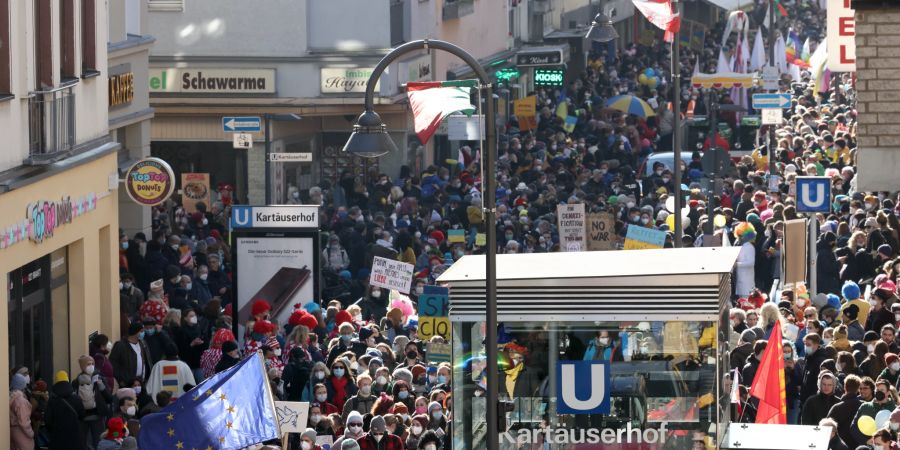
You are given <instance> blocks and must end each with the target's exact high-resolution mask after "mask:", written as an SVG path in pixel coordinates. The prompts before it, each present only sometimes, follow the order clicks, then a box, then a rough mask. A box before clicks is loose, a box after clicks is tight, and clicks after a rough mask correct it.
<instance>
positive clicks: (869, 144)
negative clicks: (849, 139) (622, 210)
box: [856, 5, 900, 191]
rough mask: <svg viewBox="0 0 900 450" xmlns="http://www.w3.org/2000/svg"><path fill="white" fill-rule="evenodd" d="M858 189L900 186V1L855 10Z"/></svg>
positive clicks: (898, 187) (896, 187)
mask: <svg viewBox="0 0 900 450" xmlns="http://www.w3.org/2000/svg"><path fill="white" fill-rule="evenodd" d="M856 69H857V72H856V76H857V82H856V88H857V92H858V95H857V99H858V105H857V111H858V113H859V129H858V134H857V145H858V151H857V162H858V165H859V177H858V180H857V189H858V190H865V191H874V190H882V191H888V190H890V191H894V190H898V189H900V177H898V176H897V172H896V170H897V167H900V5H898V6H897V7H891V8H883V9H876V10H872V9H867V10H857V11H856Z"/></svg>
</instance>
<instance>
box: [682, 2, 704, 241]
mask: <svg viewBox="0 0 900 450" xmlns="http://www.w3.org/2000/svg"><path fill="white" fill-rule="evenodd" d="M672 3H673V5H674V6H675V13H676V14H680V13H681V2H680V1H679V0H674V1H673V2H672ZM679 17H681V16H680V15H679ZM673 41H674V42H672V97H673V98H672V112H673V113H674V115H673V125H672V156H673V157H674V158H675V173H674V175H673V178H675V208H674V209H675V211H672V213H673V214H675V230H674V232H675V235H674V242H673V244H674V247H675V248H681V247H682V246H683V243H682V242H681V241H682V233H683V232H682V224H681V221H682V217H681V209H682V208H683V206H682V203H684V193H682V192H681V178H682V176H683V175H682V173H681V142H679V141H680V140H681V27H679V28H678V30H677V31H675V38H674V39H673ZM711 198H712V197H710V202H709V205H707V207H706V209H707V215H708V216H709V217H711V215H712V213H711V211H712V200H711ZM710 220H711V219H710Z"/></svg>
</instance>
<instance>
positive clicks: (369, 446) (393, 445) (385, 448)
mask: <svg viewBox="0 0 900 450" xmlns="http://www.w3.org/2000/svg"><path fill="white" fill-rule="evenodd" d="M356 443H357V444H359V450H403V440H401V439H400V437H399V436H396V435H393V434H390V433H385V434H384V437H382V438H381V441H376V440H375V437H374V436H372V435H371V434H369V433H366V434H365V435H363V437H361V438H359V439H357V440H356Z"/></svg>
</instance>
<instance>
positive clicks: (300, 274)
mask: <svg viewBox="0 0 900 450" xmlns="http://www.w3.org/2000/svg"><path fill="white" fill-rule="evenodd" d="M315 240H316V238H315V235H309V236H265V235H263V236H238V237H236V239H235V250H234V253H235V256H234V258H235V260H236V262H237V289H236V291H237V305H235V306H236V307H237V311H238V316H237V317H238V319H237V320H238V325H239V333H240V334H238V336H237V337H238V338H239V339H240V338H242V337H243V336H244V330H243V326H244V324H246V323H247V319H249V318H250V309H251V305H252V304H253V302H254V301H255V300H257V299H262V300H265V301H267V302H269V304H270V305H272V311H271V312H270V313H269V320H274V321H276V322H277V325H278V327H279V328H280V327H282V326H284V324H286V323H287V321H288V318H289V317H290V316H291V313H292V312H293V310H294V305H295V304H301V305H305V304H306V303H309V302H312V301H314V300H316V290H315V280H314V279H315V277H316V273H315V267H316V265H315V263H316V247H317V245H316V242H315Z"/></svg>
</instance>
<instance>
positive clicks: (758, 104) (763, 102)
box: [753, 94, 791, 109]
mask: <svg viewBox="0 0 900 450" xmlns="http://www.w3.org/2000/svg"><path fill="white" fill-rule="evenodd" d="M790 107H791V94H753V109H765V108H781V109H787V108H790Z"/></svg>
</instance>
